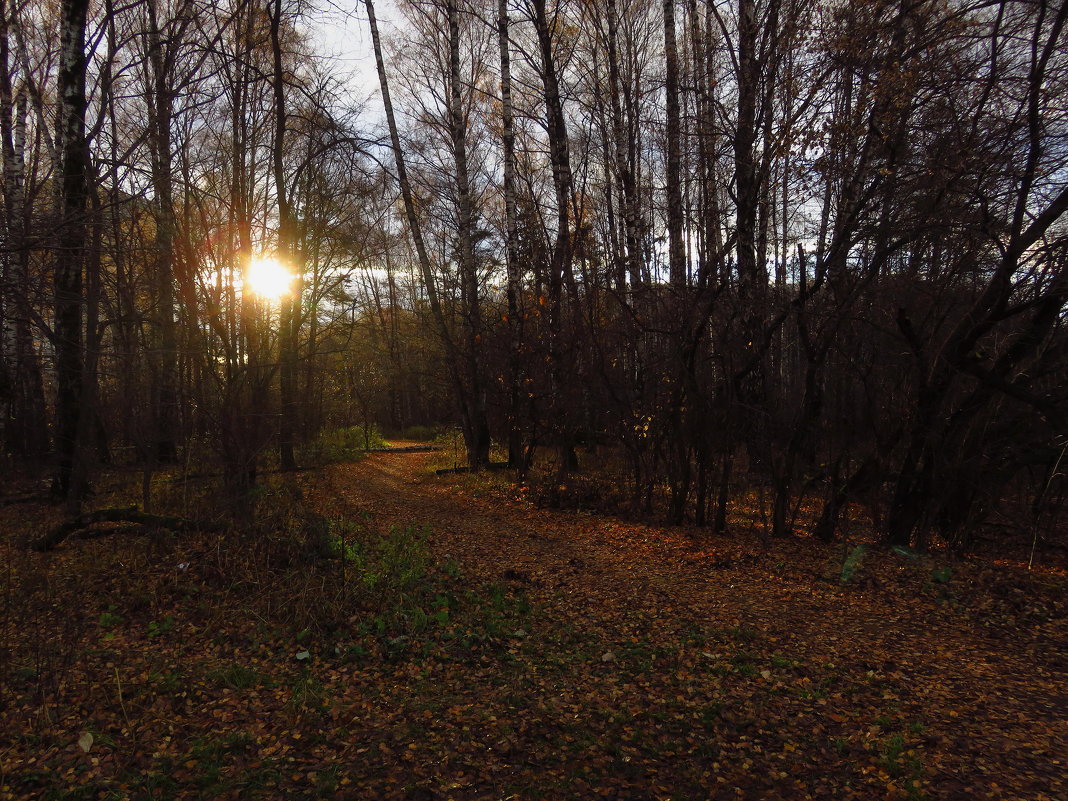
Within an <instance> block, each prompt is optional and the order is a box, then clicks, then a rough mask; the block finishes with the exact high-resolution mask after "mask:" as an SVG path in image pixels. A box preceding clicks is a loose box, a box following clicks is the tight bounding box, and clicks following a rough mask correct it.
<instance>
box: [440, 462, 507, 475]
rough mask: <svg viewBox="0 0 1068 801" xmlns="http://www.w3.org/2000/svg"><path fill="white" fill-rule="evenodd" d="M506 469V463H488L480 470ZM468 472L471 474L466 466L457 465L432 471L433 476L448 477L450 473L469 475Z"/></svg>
mask: <svg viewBox="0 0 1068 801" xmlns="http://www.w3.org/2000/svg"><path fill="white" fill-rule="evenodd" d="M508 468H509V465H508V462H490V463H489V464H484V465H482V467H481V468H480V469H481V470H490V471H493V470H507V469H508ZM470 472H471V468H470V467H469V466H468V465H466V464H462V465H458V466H456V467H442V468H441V469H440V470H435V471H434V473H435V475H439V476H445V475H450V474H452V473H470Z"/></svg>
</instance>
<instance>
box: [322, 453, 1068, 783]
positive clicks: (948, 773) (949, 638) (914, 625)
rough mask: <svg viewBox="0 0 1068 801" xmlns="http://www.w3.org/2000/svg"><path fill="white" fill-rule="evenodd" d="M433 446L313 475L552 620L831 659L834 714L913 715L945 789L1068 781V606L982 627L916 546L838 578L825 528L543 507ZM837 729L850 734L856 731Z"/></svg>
mask: <svg viewBox="0 0 1068 801" xmlns="http://www.w3.org/2000/svg"><path fill="white" fill-rule="evenodd" d="M430 458H431V456H430V455H429V454H425V453H410V452H406V453H377V454H373V455H371V456H369V457H368V458H367V459H365V460H363V461H361V462H358V463H355V464H340V465H334V466H330V467H328V468H326V469H325V470H324V471H323V472H322V473H321V474H320V475H318V476H316V477H315V478H314V480H312V481H310V483H309V484H308V485H307V490H308V491H309V492H310V496H311V498H312V499H313V500H314V502H315V504H316V505H317V506H318V507H319V508H321V509H322V510H323V511H325V512H326V513H327V514H331V515H344V516H347V517H351V518H355V519H364V518H365V517H366V518H367V519H368V520H369V521H370V523H371V524H372V525H374V526H380V527H382V529H383V530H385V529H387V528H388V527H389V526H401V527H403V526H409V525H413V524H414V525H416V526H426V527H427V529H428V530H429V532H430V534H429V545H430V547H431V548H432V550H433V551H434V552H435V553H436V554H437V555H438V556H439V557H440V558H442V559H445V558H452V559H455V560H457V561H458V562H459V564H460V565H461V566H462V568H463V570H464V573H465V575H470V576H472V577H478V578H482V579H485V580H488V581H511V582H513V583H517V584H521V585H523V586H524V587H525V590H526V592H527V593H528V595H529V597H530V598H531V599H532V600H534V601H535V602H536V603H537V604H538V608H539V609H540V610H542V611H541V614H542V615H544V617H543V618H542V619H541V620H540V623H541V624H542V625H545V626H554V625H561V624H570V625H574V626H578V627H579V628H580V629H581V631H582V632H583V633H584V636H588V637H590V638H591V640H594V639H596V640H599V641H603V642H605V643H619V642H622V641H625V640H627V639H628V638H631V639H633V637H632V635H633V634H634V632H635V630H636V629H640V630H642V631H644V632H651V633H652V636H653V637H654V638H656V639H660V640H662V641H670V640H671V638H672V637H677V636H679V632H683V631H685V630H688V629H693V628H695V627H697V628H699V627H704V628H705V629H708V630H712V631H719V632H723V633H724V637H725V639H729V638H730V637H731V636H734V637H740V638H741V640H742V641H743V644H744V648H745V649H747V650H748V651H749V652H757V653H759V652H764V653H765V655H768V654H777V655H779V656H777V657H774V659H777V660H778V661H777V664H785V663H786V662H790V663H794V664H797V665H807V666H811V667H812V668H813V669H814V668H815V666H821V667H822V669H823V670H824V671H825V672H827V671H829V675H832V676H834V677H835V678H834V679H833V680H832V681H831V684H835V683H837V684H839V685H841V686H838V687H837V689H835V690H834V691H833V692H828V693H827V697H823V698H820V697H818V696H819V695H820V693H818V692H817V693H813V694H812V699H811V700H813V701H814V704H813V706H812V708H811V710H810V711H811V714H812V716H813V718H814V719H815V720H817V721H818V724H817V725H818V728H825V729H826V731H827V732H834V731H836V730H840V731H843V732H844V731H846V730H848V731H851V732H854V733H856V732H859V733H860V734H861V735H862V736H867V735H873V732H874V733H876V734H877V733H878V727H879V726H883V727H884V728H885V719H886V718H895V719H900V720H901V721H911V723H910V724H909V725H911V726H912V727H913V732H914V733H916V734H919V733H920V732H921V731H922V736H918V737H915V738H910V739H912V740H916V742H917V745H918V747H919V748H920V749H921V750H922V751H923V752H924V753H925V759H924V765H923V771H924V773H925V774H926V776H927V780H928V781H929V785H928V787H927V792H929V793H930V794H931V796H932V797H940V798H955V797H961V796H960V795H958V794H968V795H970V797H975V798H980V797H981V798H987V797H989V798H999V797H1004V798H1015V799H1023V798H1035V799H1041V798H1065V797H1068V783H1066V780H1065V776H1066V766H1065V754H1066V753H1068V720H1066V716H1065V713H1064V710H1065V709H1068V697H1066V695H1065V687H1066V685H1065V668H1066V666H1068V662H1066V651H1065V646H1066V642H1065V640H1064V639H1063V632H1064V629H1063V621H1053V623H1051V624H1050V625H1049V626H1045V627H1044V626H1037V627H1033V628H1032V629H1031V630H1030V632H1029V633H1021V632H1018V631H1013V632H1011V633H1010V632H1009V631H1007V630H999V629H997V628H991V627H987V626H982V625H979V621H978V618H979V617H980V616H981V614H982V613H981V612H979V613H977V612H976V611H975V610H969V609H968V608H967V607H966V606H963V605H961V604H957V603H949V602H946V599H944V598H932V593H921V592H913V591H911V589H909V588H906V587H905V586H904V583H906V582H908V581H910V580H914V579H916V576H915V575H914V574H917V573H919V572H921V571H920V568H918V567H916V565H914V564H912V563H910V562H909V561H908V560H906V559H904V558H902V557H897V556H895V555H879V556H877V557H876V556H872V557H871V558H872V559H873V560H875V559H878V560H879V563H878V564H877V565H873V566H872V568H871V570H870V571H869V573H868V574H867V575H866V577H865V579H864V581H863V582H861V586H860V587H849V588H843V587H842V586H840V585H839V582H838V580H837V570H836V568H835V565H833V564H832V565H831V574H832V575H831V578H830V579H827V578H826V577H825V576H826V574H827V569H826V568H827V559H828V556H827V551H826V550H825V549H823V548H822V547H821V546H818V545H817V544H815V543H813V542H811V541H792V542H784V543H776V544H775V545H773V547H772V549H771V551H770V552H764V551H762V549H761V548H760V546H759V544H758V543H757V541H756V540H755V538H753V537H751V536H749V537H740V538H731V537H708V538H703V539H700V540H698V539H693V538H691V537H689V536H687V534H686V533H685V532H684V531H682V530H679V529H666V530H665V529H662V528H657V527H650V526H645V525H642V524H637V523H629V522H622V521H619V520H617V519H614V518H607V517H602V516H597V515H592V514H586V513H582V512H571V511H559V510H549V509H539V508H535V507H534V506H533V505H532V504H530V503H528V502H526V501H525V500H521V499H520V500H516V499H514V498H511V497H508V496H507V494H506V493H504V492H501V491H499V490H498V491H493V490H492V489H485V488H482V489H479V488H478V487H475V489H474V490H472V486H474V485H473V484H472V483H471V481H470V480H469V479H468V480H466V481H465V477H458V476H436V475H434V473H433V472H432V471H431V470H430V469H429V468H428V461H429V459H430ZM960 569H962V570H963V569H965V566H964V565H961V567H960ZM927 572H928V574H929V568H927ZM927 578H928V581H927V583H928V584H930V581H929V575H928V577H927ZM980 578H981V577H980ZM1058 624H1059V625H1058ZM677 644H678V647H679V648H680V649H682V648H684V646H683V644H682V643H677ZM606 647H607V646H606ZM708 647H709V648H712V645H709V646H708ZM607 653H609V652H607V651H606V654H607ZM702 653H704V655H705V656H708V657H719V656H720V654H718V653H717V654H709V653H708V652H707V651H704V652H702ZM613 656H614V655H613ZM606 658H607V657H606ZM804 672H805V669H801V670H800V673H802V674H803V673H804ZM802 678H803V677H802ZM756 680H757V681H758V682H762V680H764V681H768V682H774V681H777V679H770V678H767V677H765V676H764V674H763V673H761V674H760V675H759V676H758V678H757V679H756ZM822 681H824V682H825V683H826V682H827V681H828V679H827V677H826V675H825V676H824V678H823V679H822ZM865 682H867V683H868V684H870V685H871V686H861V685H865ZM850 684H852V685H853V686H849V685H850ZM839 692H841V693H842V694H843V695H844V696H845V697H852V696H855V695H860V696H865V695H870V694H872V693H873V692H874V693H875V694H876V695H878V694H881V695H882V701H883V702H885V707H886V709H887V712H886V714H885V715H884V716H882V717H883V720H879V719H878V717H876V719H872V718H870V717H869V719H863V717H864V716H863V715H858V716H854V715H852V714H851V713H850V712H849V710H848V706H849V705H850V704H849V703H848V702H847V703H846V704H845V706H837V705H836V703H840V702H841V697H839ZM632 700H634V701H636V702H638V703H640V702H641V699H640V695H639V697H637V698H635V699H632ZM806 716H807V715H806ZM828 736H829V739H831V740H833V741H834V742H835V743H837V744H839V745H838V747H839V748H840V747H841V746H840V743H841V742H842V739H843V736H844V735H843V734H840V735H839V736H838V737H837V738H836V737H830V735H828ZM862 738H863V737H862ZM784 775H785V774H784Z"/></svg>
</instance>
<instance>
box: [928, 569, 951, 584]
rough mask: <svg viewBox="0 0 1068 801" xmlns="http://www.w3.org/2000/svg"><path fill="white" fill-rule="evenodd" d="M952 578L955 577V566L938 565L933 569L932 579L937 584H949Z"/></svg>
mask: <svg viewBox="0 0 1068 801" xmlns="http://www.w3.org/2000/svg"><path fill="white" fill-rule="evenodd" d="M951 578H953V568H951V567H936V568H935V569H934V570H932V571H931V581H933V582H934V583H935V584H949V580H950V579H951Z"/></svg>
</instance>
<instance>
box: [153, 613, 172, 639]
mask: <svg viewBox="0 0 1068 801" xmlns="http://www.w3.org/2000/svg"><path fill="white" fill-rule="evenodd" d="M171 631H174V616H173V615H167V617H165V618H163V620H159V621H156V620H153V621H152V622H150V623H149V624H148V636H149V637H159V636H160V635H162V634H166V633H168V632H171Z"/></svg>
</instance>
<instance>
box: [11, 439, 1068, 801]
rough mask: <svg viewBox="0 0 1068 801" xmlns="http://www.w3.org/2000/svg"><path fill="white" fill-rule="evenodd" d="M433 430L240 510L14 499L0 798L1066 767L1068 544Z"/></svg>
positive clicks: (582, 786) (789, 792) (672, 784)
mask: <svg viewBox="0 0 1068 801" xmlns="http://www.w3.org/2000/svg"><path fill="white" fill-rule="evenodd" d="M432 459H433V455H432V454H425V453H415V452H404V453H378V454H374V455H372V456H369V457H368V458H367V459H365V460H363V461H361V462H358V463H354V464H338V465H332V466H329V467H325V468H323V469H321V470H316V471H309V472H307V473H304V474H298V475H296V476H289V477H286V478H277V479H276V480H274V481H272V482H271V484H270V485H269V489H268V490H267V492H266V493H265V496H264V497H263V498H262V499H261V509H262V510H264V511H263V513H262V514H261V519H260V521H259V522H258V524H257V525H256V526H255V527H254V528H253V529H252V530H250V531H244V532H243V533H230V534H222V535H220V534H196V533H187V534H182V535H179V536H169V535H166V534H149V535H148V536H144V535H143V532H142V534H140V535H139V534H137V533H133V532H126V531H121V530H120V531H118V532H115V533H114V534H112V535H111V536H106V537H101V538H99V539H90V540H69V541H67V542H66V543H64V544H63V545H62V546H60V547H59V548H58V549H57V550H55V551H54V552H52V553H47V554H38V553H33V552H30V551H28V550H27V549H26V547H25V544H26V542H27V541H29V540H30V539H32V538H34V537H37V536H39V535H40V534H41V533H43V531H44V530H46V529H47V528H48V527H49V526H51V525H54V524H55V523H56V522H59V518H58V517H57V515H58V513H57V512H56V511H55V510H52V509H50V508H48V507H45V506H42V505H38V504H34V503H18V504H9V505H6V506H3V507H0V637H2V639H0V798H44V799H126V798H136V799H179V798H182V799H187V798H188V799H192V798H235V799H236V798H241V799H249V798H338V799H343V798H351V799H370V798H374V799H378V798H382V799H388V798H395V799H586V798H608V799H611V798H617V799H650V801H652V800H653V799H735V798H742V799H768V798H790V799H793V798H798V799H802V798H843V799H847V798H856V799H883V798H888V799H894V798H905V799H920V798H930V799H935V798H939V799H958V798H961V799H963V798H1005V799H1036V800H1037V799H1062V798H1068V778H1066V777H1068V766H1066V764H1065V763H1066V760H1068V720H1066V711H1065V710H1066V709H1068V699H1066V697H1065V688H1066V683H1065V674H1066V671H1068V627H1066V624H1065V614H1064V613H1065V589H1066V584H1065V578H1064V573H1063V571H1058V570H1056V569H1050V568H1049V567H1048V566H1046V565H1042V564H1040V568H1041V569H1038V570H1035V571H1032V572H1027V571H1026V570H1024V569H1023V568H1021V567H1019V566H1013V565H995V564H993V563H991V562H988V561H984V560H979V559H964V560H952V561H950V560H949V559H948V557H945V558H941V559H939V558H934V557H931V556H923V557H921V556H918V555H914V554H907V553H893V552H886V551H881V550H879V549H877V548H869V549H860V548H859V547H858V546H857V545H856V544H844V545H842V544H840V545H837V546H823V545H820V544H818V543H815V542H813V541H811V540H808V539H801V538H799V539H792V540H788V541H781V542H774V543H772V545H771V546H770V548H767V549H765V548H763V547H762V546H761V545H760V543H759V541H758V540H757V539H756V538H755V537H754V536H753V535H752V534H751V533H750V532H748V531H747V527H746V524H745V521H744V516H739V518H738V519H737V520H736V521H735V525H734V526H733V527H732V531H731V534H730V535H729V536H725V537H711V536H709V535H708V534H707V533H703V532H692V531H687V530H685V529H670V530H664V529H661V528H657V527H652V526H644V525H640V524H633V523H625V522H621V521H619V520H616V519H611V518H605V517H600V516H595V515H591V514H584V513H581V512H563V511H552V510H547V509H539V508H536V507H535V506H534V505H532V504H531V503H529V502H528V501H527V500H525V498H524V493H523V492H522V491H521V490H520V489H519V488H516V487H513V486H510V485H509V484H508V483H507V479H506V478H505V477H504V475H503V474H495V475H494V476H490V477H484V476H464V475H452V476H436V475H434V474H433V472H431V471H430V470H429V469H428V463H429V461H430V460H432ZM119 483H120V484H121V482H119ZM122 491H123V490H122V488H121V486H118V485H117V488H116V490H115V493H116V497H115V498H114V499H111V498H105V497H100V498H98V499H97V500H98V501H99V502H104V501H109V502H110V501H111V500H116V501H118V500H121V498H120V497H119V496H121V493H122ZM182 493H183V496H184V502H185V505H186V507H187V509H186V511H188V506H189V498H188V495H187V490H186V489H183V490H182ZM178 511H181V510H180V509H179V510H178ZM1040 561H1041V560H1040Z"/></svg>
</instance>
